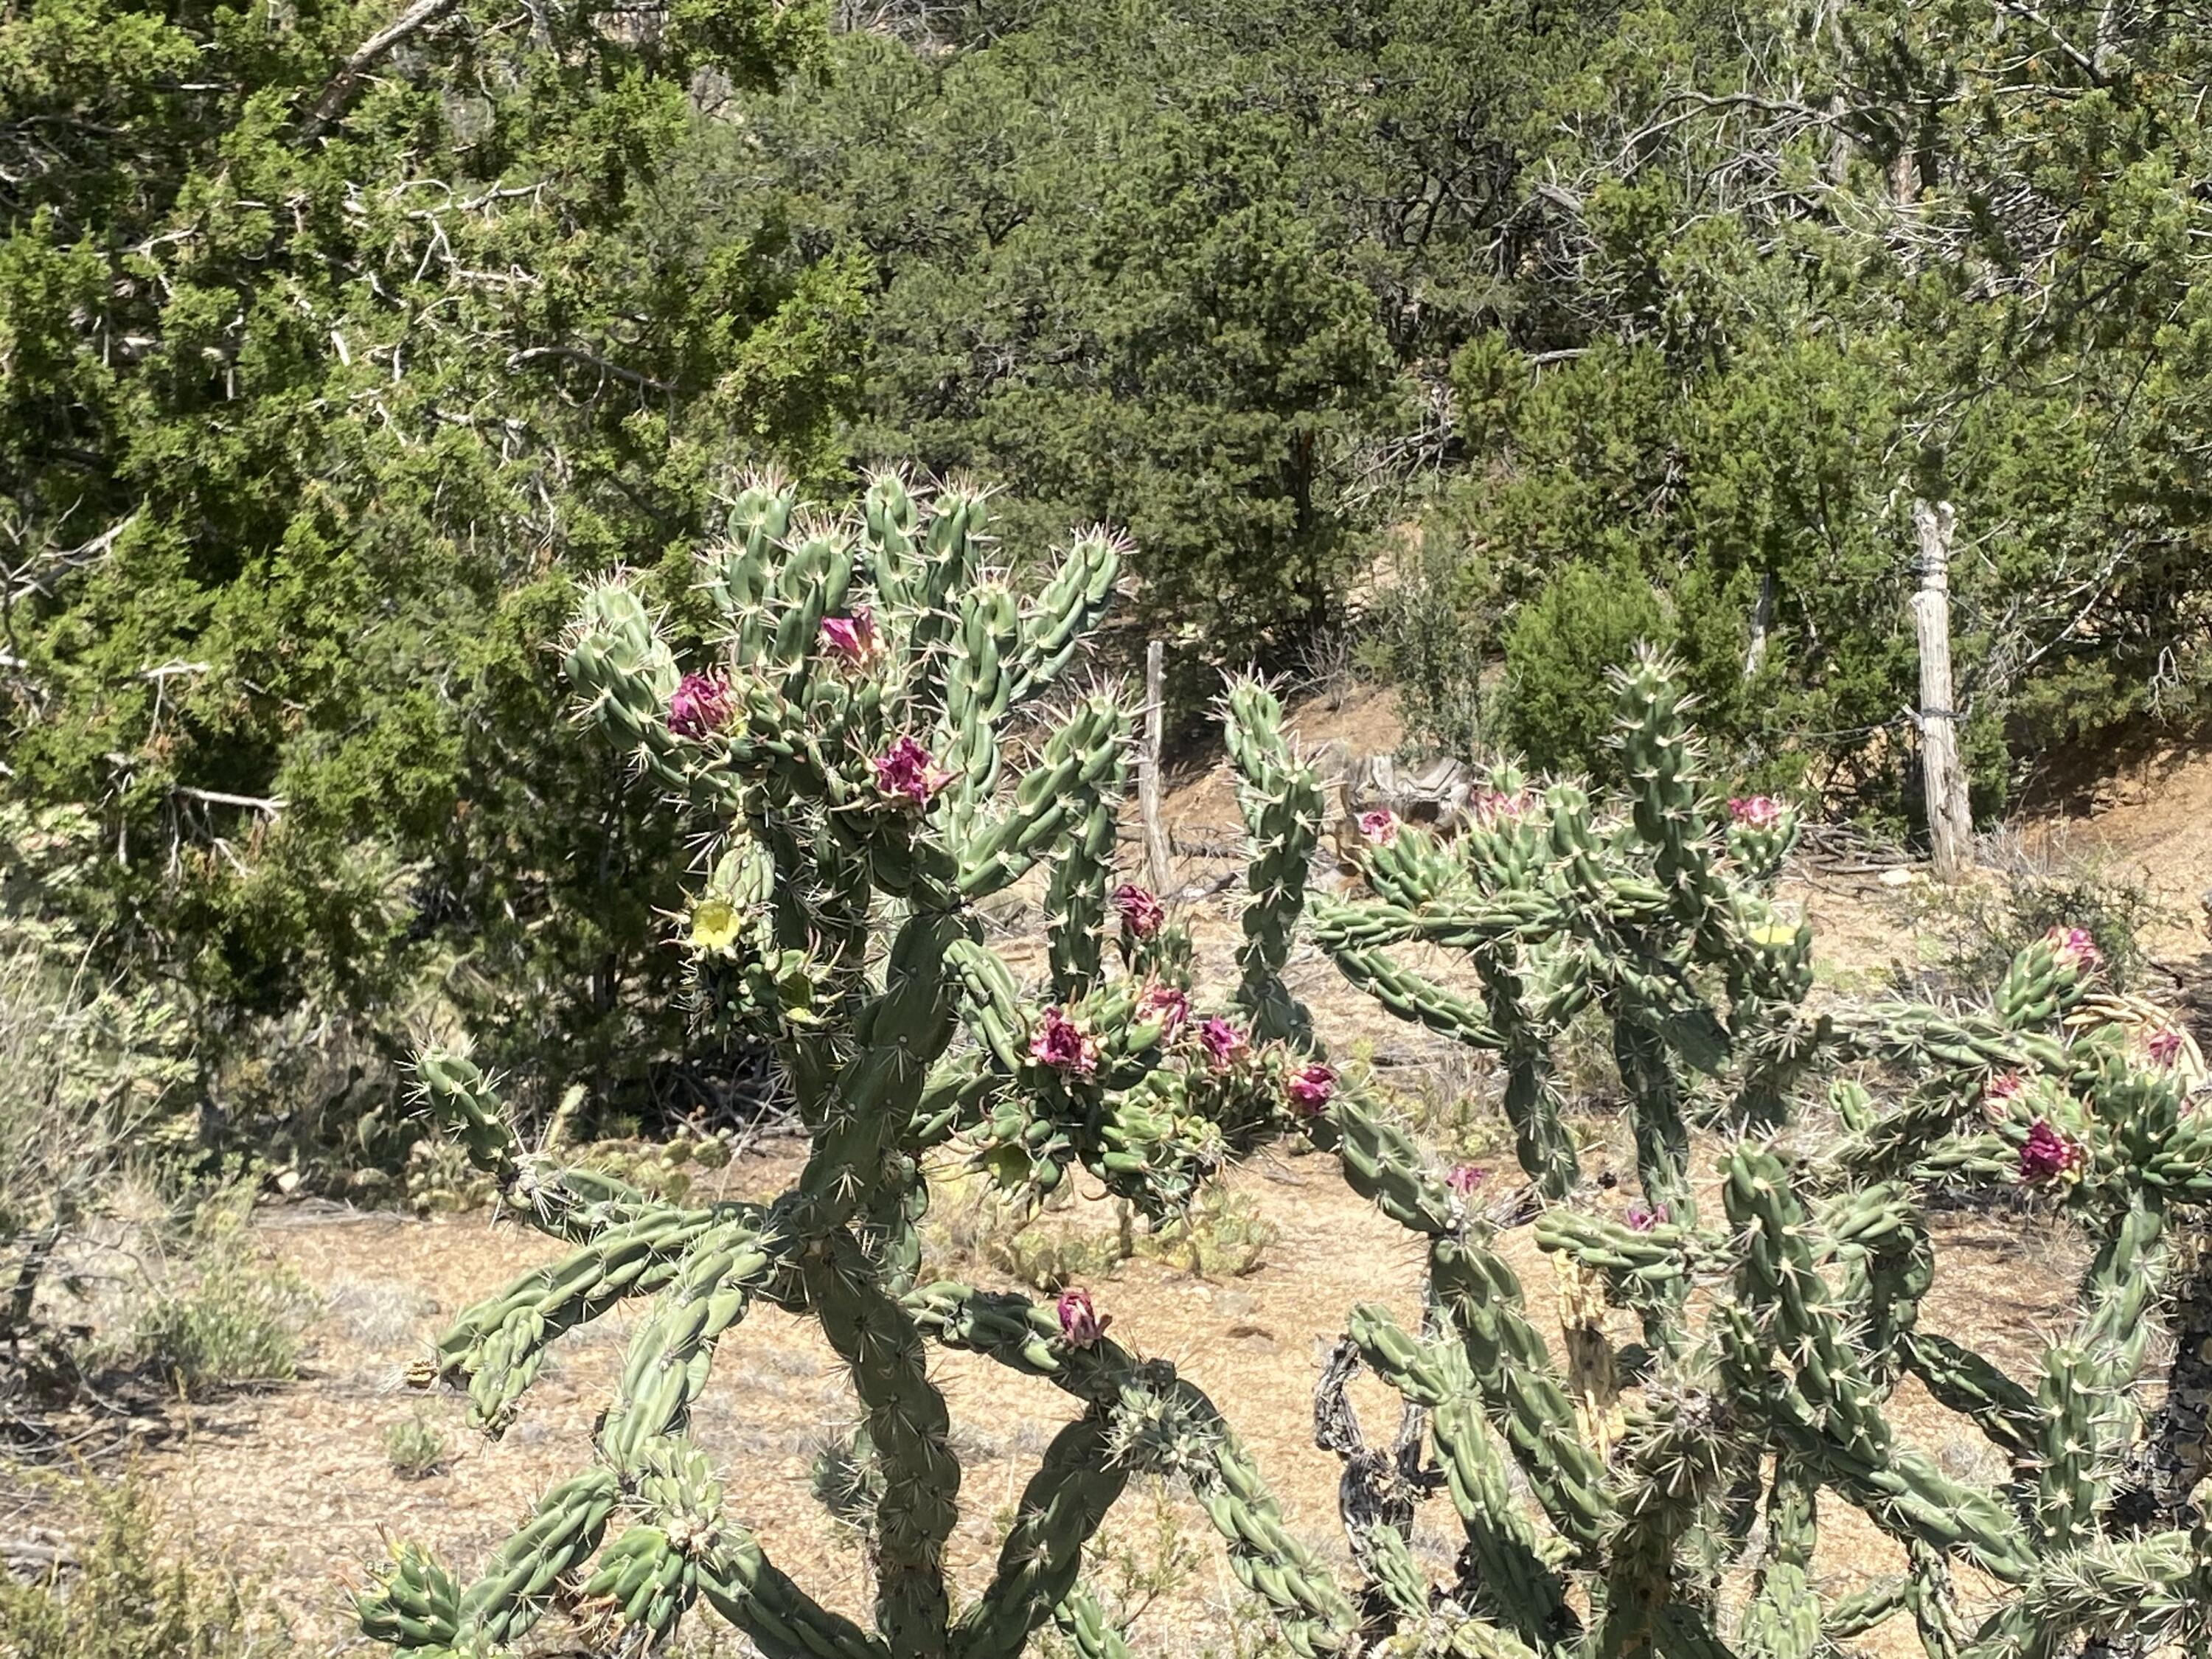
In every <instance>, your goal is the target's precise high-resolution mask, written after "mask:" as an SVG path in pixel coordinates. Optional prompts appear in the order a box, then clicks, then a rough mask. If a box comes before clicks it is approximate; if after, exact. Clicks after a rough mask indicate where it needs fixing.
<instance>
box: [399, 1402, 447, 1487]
mask: <svg viewBox="0 0 2212 1659" xmlns="http://www.w3.org/2000/svg"><path fill="white" fill-rule="evenodd" d="M384 1455H385V1457H386V1459H387V1460H388V1461H389V1462H391V1464H392V1473H393V1474H396V1475H398V1477H399V1478H400V1479H401V1480H428V1478H429V1477H430V1476H432V1475H434V1474H439V1473H441V1472H442V1471H443V1470H444V1468H446V1464H447V1457H448V1455H450V1448H448V1447H447V1444H446V1437H445V1434H444V1433H443V1431H441V1430H440V1429H439V1427H438V1425H436V1424H435V1423H433V1422H431V1421H430V1419H428V1418H427V1417H425V1416H423V1415H422V1413H420V1412H410V1413H408V1414H407V1415H406V1416H404V1417H402V1418H397V1419H393V1420H392V1422H391V1423H390V1424H388V1425H386V1428H385V1431H384Z"/></svg>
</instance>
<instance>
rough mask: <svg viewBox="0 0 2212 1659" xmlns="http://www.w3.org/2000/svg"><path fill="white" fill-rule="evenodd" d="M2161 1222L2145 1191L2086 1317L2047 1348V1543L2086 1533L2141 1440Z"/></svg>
mask: <svg viewBox="0 0 2212 1659" xmlns="http://www.w3.org/2000/svg"><path fill="white" fill-rule="evenodd" d="M2164 1222H2165V1212H2164V1207H2163V1206H2162V1205H2160V1204H2159V1203H2157V1202H2155V1201H2154V1200H2153V1199H2152V1195H2150V1194H2144V1193H2138V1194H2136V1200H2135V1202H2134V1203H2133V1204H2132V1205H2131V1206H2130V1209H2129V1211H2128V1213H2127V1214H2126V1215H2125V1216H2124V1218H2122V1220H2121V1223H2120V1225H2119V1226H2118V1228H2117V1229H2116V1230H2115V1231H2114V1232H2113V1234H2112V1237H2109V1238H2108V1239H2106V1241H2105V1243H2104V1246H2103V1248H2102V1249H2100V1250H2099V1251H2098V1253H2097V1256H2096V1259H2095V1260H2094V1261H2093V1262H2092V1263H2091V1264H2090V1267H2089V1270H2088V1272H2087V1273H2086V1274H2085V1275H2084V1276H2083V1279H2082V1291H2083V1297H2084V1300H2085V1302H2086V1304H2087V1305H2086V1307H2085V1308H2084V1310H2083V1313H2082V1317H2081V1322H2080V1323H2079V1324H2078V1325H2077V1326H2076V1327H2075V1330H2074V1331H2073V1332H2072V1333H2070V1334H2069V1337H2068V1338H2067V1340H2063V1341H2059V1342H2055V1343H2053V1344H2052V1345H2051V1346H2050V1347H2049V1348H2047V1349H2046V1350H2045V1352H2044V1357H2043V1376H2042V1380H2041V1383H2040V1385H2039V1388H2038V1389H2037V1391H2036V1399H2037V1403H2038V1404H2039V1406H2040V1407H2042V1409H2041V1412H2040V1413H2039V1420H2038V1424H2037V1428H2038V1431H2039V1432H2038V1434H2037V1436H2036V1440H2035V1443H2034V1447H2033V1454H2034V1455H2033V1458H2032V1459H2031V1461H2032V1462H2033V1465H2034V1468H2035V1476H2036V1480H2035V1515H2036V1519H2037V1521H2038V1522H2039V1525H2040V1526H2041V1528H2042V1530H2043V1535H2044V1542H2045V1546H2046V1547H2048V1548H2051V1549H2065V1548H2068V1547H2072V1546H2075V1545H2078V1544H2081V1543H2083V1542H2086V1541H2087V1536H2088V1535H2089V1534H2090V1533H2091V1531H2092V1530H2093V1528H2094V1526H2095V1522H2096V1517H2097V1516H2098V1515H2099V1514H2100V1513H2101V1512H2102V1511H2103V1510H2104V1508H2105V1506H2106V1504H2107V1503H2108V1502H2109V1501H2110V1499H2111V1497H2112V1480H2113V1477H2114V1475H2115V1474H2116V1473H2117V1471H2118V1461H2119V1456H2120V1454H2121V1453H2122V1452H2123V1451H2124V1449H2126V1447H2127V1446H2128V1445H2129V1444H2130V1443H2131V1442H2132V1441H2133V1440H2134V1438H2135V1429H2136V1420H2137V1418H2138V1415H2139V1410H2138V1407H2137V1406H2136V1397H2135V1387H2136V1380H2137V1376H2138V1374H2139V1373H2140V1372H2141V1370H2142V1362H2143V1357H2144V1353H2145V1351H2146V1348H2147V1346H2148V1340H2149V1335H2150V1328H2151V1317H2150V1316H2151V1311H2152V1308H2153V1305H2154V1303H2155V1301H2156V1298H2157V1296H2158V1292H2159V1290H2160V1286H2161V1285H2162V1284H2163V1282H2164V1279H2165V1268H2166V1259H2167V1253H2166V1249H2164V1247H2163V1242H2162V1237H2161V1235H2162V1232H2163V1229H2164Z"/></svg>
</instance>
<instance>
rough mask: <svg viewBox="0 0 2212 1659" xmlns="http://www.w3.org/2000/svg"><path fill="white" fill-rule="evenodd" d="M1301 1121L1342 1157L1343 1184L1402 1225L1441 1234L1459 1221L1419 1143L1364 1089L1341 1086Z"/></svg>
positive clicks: (1309, 1135)
mask: <svg viewBox="0 0 2212 1659" xmlns="http://www.w3.org/2000/svg"><path fill="white" fill-rule="evenodd" d="M1304 1127H1305V1131H1306V1136H1307V1139H1310V1141H1311V1142H1312V1143H1313V1144H1314V1145H1315V1146H1317V1147H1318V1148H1320V1149H1321V1150H1322V1152H1335V1153H1337V1154H1339V1156H1340V1158H1342V1160H1343V1164H1344V1179H1345V1184H1346V1185H1347V1186H1349V1187H1350V1188H1352V1191H1353V1192H1355V1193H1357V1194H1359V1196H1360V1197H1362V1198H1364V1199H1365V1200H1368V1201H1369V1202H1370V1203H1371V1204H1373V1205H1374V1206H1375V1207H1376V1209H1378V1210H1380V1211H1382V1212H1383V1214H1384V1215H1386V1216H1388V1217H1389V1218H1390V1219H1391V1220H1393V1221H1395V1222H1396V1223H1397V1224H1398V1225H1400V1226H1401V1227H1404V1228H1406V1229H1407V1230H1408V1231H1413V1232H1417V1233H1425V1234H1428V1235H1430V1236H1431V1237H1441V1236H1443V1234H1446V1233H1449V1232H1450V1231H1453V1230H1454V1229H1455V1227H1456V1226H1457V1225H1459V1224H1458V1218H1457V1215H1456V1213H1455V1207H1454V1205H1453V1201H1452V1195H1451V1194H1450V1192H1449V1189H1447V1188H1445V1186H1444V1184H1443V1182H1441V1181H1439V1180H1437V1178H1436V1176H1434V1175H1432V1174H1431V1173H1430V1171H1429V1167H1428V1158H1427V1156H1426V1155H1425V1153H1424V1152H1422V1150H1421V1148H1420V1146H1419V1143H1418V1142H1417V1141H1415V1140H1414V1139H1413V1135H1412V1134H1411V1133H1409V1132H1408V1131H1407V1128H1406V1126H1405V1125H1404V1124H1403V1123H1401V1122H1400V1121H1398V1119H1397V1117H1396V1116H1395V1115H1393V1114H1391V1113H1389V1112H1387V1111H1385V1110H1384V1109H1383V1107H1382V1106H1381V1105H1380V1104H1379V1103H1377V1102H1376V1101H1375V1100H1374V1099H1373V1098H1371V1097H1370V1096H1369V1095H1368V1094H1367V1093H1366V1091H1364V1089H1361V1088H1359V1087H1357V1086H1355V1085H1348V1084H1347V1085H1345V1086H1343V1087H1340V1089H1339V1090H1338V1091H1337V1093H1336V1096H1335V1097H1334V1099H1333V1100H1331V1101H1330V1103H1329V1104H1328V1108H1327V1109H1326V1110H1324V1111H1323V1112H1322V1114H1321V1115H1318V1116H1316V1117H1311V1118H1307V1119H1305V1120H1304Z"/></svg>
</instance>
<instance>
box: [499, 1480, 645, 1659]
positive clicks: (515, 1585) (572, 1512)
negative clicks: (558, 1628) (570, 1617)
mask: <svg viewBox="0 0 2212 1659" xmlns="http://www.w3.org/2000/svg"><path fill="white" fill-rule="evenodd" d="M621 1498H622V1485H621V1483H620V1481H618V1480H617V1479H616V1478H615V1474H614V1471H613V1470H611V1469H605V1468H594V1469H587V1470H586V1471H585V1472H584V1473H583V1474H579V1475H574V1476H572V1477H571V1478H570V1479H568V1480H564V1481H562V1483H561V1484H560V1485H559V1486H556V1487H554V1488H553V1489H552V1490H551V1491H550V1492H547V1493H546V1494H545V1496H544V1498H542V1499H541V1500H539V1503H538V1508H537V1510H536V1511H535V1512H534V1513H533V1514H532V1516H531V1517H530V1519H529V1520H528V1521H527V1522H525V1523H524V1524H523V1527H522V1528H521V1529H520V1531H519V1532H517V1533H515V1534H513V1536H512V1537H510V1538H509V1539H508V1540H507V1541H506V1542H505V1543H503V1544H501V1546H500V1547H499V1548H498V1549H497V1550H496V1551H495V1552H494V1553H493V1555H492V1559H491V1562H490V1565H489V1566H487V1567H486V1568H485V1570H484V1572H483V1577H480V1578H478V1579H477V1581H476V1582H475V1583H472V1584H471V1585H470V1586H469V1587H468V1589H466V1590H465V1591H464V1592H463V1593H462V1595H461V1600H460V1607H459V1640H460V1641H461V1642H465V1641H467V1640H468V1639H469V1638H478V1639H481V1640H483V1641H486V1642H490V1643H493V1644H501V1643H507V1642H513V1641H515V1640H518V1639H519V1638H521V1637H522V1636H523V1635H524V1634H525V1633H526V1632H528V1631H529V1630H530V1628H531V1627H532V1626H534V1625H535V1624H537V1622H538V1620H540V1619H542V1618H544V1616H545V1614H546V1613H547V1612H548V1611H549V1610H550V1607H551V1605H552V1601H551V1591H552V1589H553V1585H554V1582H555V1581H556V1579H558V1578H560V1577H562V1575H563V1574H564V1573H567V1572H568V1571H570V1570H572V1569H573V1568H574V1567H577V1566H579V1565H581V1564H582V1563H583V1562H585V1561H586V1560H588V1559H590V1558H591V1557H592V1554H593V1553H595V1552H596V1551H597V1550H598V1549H599V1539H600V1537H601V1536H602V1535H603V1534H605V1531H606V1527H607V1520H608V1517H609V1516H611V1515H613V1513H614V1512H615V1505H616V1504H617V1503H619V1502H620V1501H621Z"/></svg>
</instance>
